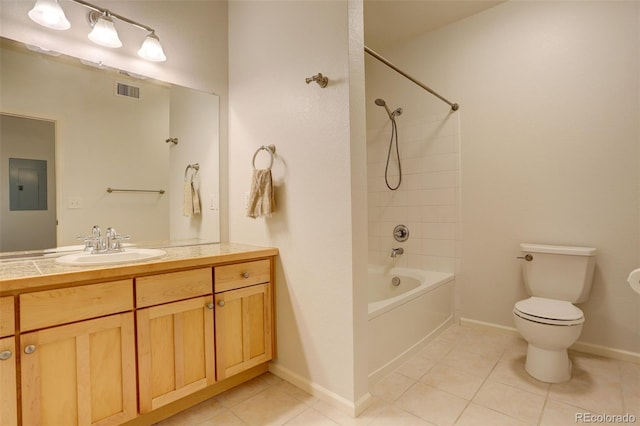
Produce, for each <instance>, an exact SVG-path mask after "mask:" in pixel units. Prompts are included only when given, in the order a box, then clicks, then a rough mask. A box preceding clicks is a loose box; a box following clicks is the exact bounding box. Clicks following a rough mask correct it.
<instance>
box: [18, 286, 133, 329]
mask: <svg viewBox="0 0 640 426" xmlns="http://www.w3.org/2000/svg"><path fill="white" fill-rule="evenodd" d="M132 309H133V281H132V280H121V281H112V282H108V283H101V284H92V285H83V286H79V287H70V288H63V289H59V290H48V291H38V292H35V293H27V294H22V295H20V330H22V331H27V330H35V329H38V328H45V327H51V326H54V325H59V324H65V323H70V322H75V321H81V320H85V319H89V318H97V317H101V316H105V315H110V314H115V313H119V312H125V311H130V310H132Z"/></svg>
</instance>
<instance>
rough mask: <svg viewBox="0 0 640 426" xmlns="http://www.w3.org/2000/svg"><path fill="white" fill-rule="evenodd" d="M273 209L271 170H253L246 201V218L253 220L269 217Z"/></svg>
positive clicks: (274, 205)
mask: <svg viewBox="0 0 640 426" xmlns="http://www.w3.org/2000/svg"><path fill="white" fill-rule="evenodd" d="M275 207H276V203H275V199H274V194H273V181H272V179H271V169H262V170H256V169H253V178H252V179H251V192H250V193H249V199H248V200H247V216H249V217H253V218H257V217H264V216H271V213H273V212H274V211H275Z"/></svg>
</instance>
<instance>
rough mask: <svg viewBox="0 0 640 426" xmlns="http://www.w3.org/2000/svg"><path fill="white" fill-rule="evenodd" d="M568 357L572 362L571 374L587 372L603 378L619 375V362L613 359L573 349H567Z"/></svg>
mask: <svg viewBox="0 0 640 426" xmlns="http://www.w3.org/2000/svg"><path fill="white" fill-rule="evenodd" d="M569 358H570V359H571V362H572V364H573V365H572V369H573V370H572V373H573V374H581V373H583V372H588V373H589V374H591V375H593V376H601V377H602V378H605V379H611V378H617V377H619V376H620V362H619V361H617V360H615V359H611V358H604V357H600V356H595V355H589V354H585V353H582V352H574V351H569Z"/></svg>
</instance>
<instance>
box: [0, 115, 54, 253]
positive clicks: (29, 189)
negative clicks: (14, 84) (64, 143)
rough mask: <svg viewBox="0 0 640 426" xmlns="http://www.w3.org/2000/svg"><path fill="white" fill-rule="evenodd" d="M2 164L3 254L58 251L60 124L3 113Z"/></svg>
mask: <svg viewBox="0 0 640 426" xmlns="http://www.w3.org/2000/svg"><path fill="white" fill-rule="evenodd" d="M0 164H2V167H0V169H2V173H1V175H0V186H1V187H2V191H0V193H2V197H1V198H0V212H1V213H0V251H22V250H34V249H46V248H50V247H54V246H55V245H56V192H55V188H56V185H55V124H54V123H53V122H51V121H47V120H38V119H32V118H28V117H18V116H11V115H6V114H1V115H0ZM7 195H8V196H7Z"/></svg>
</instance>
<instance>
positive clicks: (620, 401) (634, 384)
mask: <svg viewBox="0 0 640 426" xmlns="http://www.w3.org/2000/svg"><path fill="white" fill-rule="evenodd" d="M525 354H526V343H525V342H524V341H523V340H521V339H519V338H516V337H512V336H508V335H504V334H496V333H491V332H486V331H478V330H475V329H469V328H464V327H458V326H454V327H451V328H450V329H448V330H447V331H445V332H444V333H443V334H442V335H440V336H439V337H438V338H436V339H435V340H434V341H432V342H431V343H430V344H429V345H428V346H426V347H425V348H424V349H423V350H422V351H421V352H419V353H418V354H417V355H415V356H414V357H413V358H411V359H409V360H408V361H407V362H406V363H405V364H404V365H402V366H400V367H399V368H398V369H397V370H395V371H394V372H392V373H391V374H389V375H388V376H387V377H385V378H384V379H382V380H381V381H380V382H378V383H377V384H376V385H375V386H374V387H373V389H372V390H371V393H372V394H373V396H374V398H373V403H372V404H371V406H370V407H369V408H368V409H367V410H366V411H365V412H364V413H362V414H361V415H360V416H359V417H358V418H355V419H354V418H352V417H350V416H349V415H348V414H347V413H345V412H343V411H341V410H340V409H338V408H336V407H334V406H332V405H331V404H329V403H327V402H324V401H321V400H319V399H317V398H315V397H313V396H311V395H309V394H307V393H305V392H303V391H301V390H300V389H298V388H296V387H294V386H293V385H291V384H289V383H288V382H286V381H283V380H282V379H280V378H278V377H276V376H274V375H272V374H270V373H266V374H264V375H262V376H260V377H257V378H255V379H253V380H251V381H249V382H247V383H245V384H243V385H241V386H239V387H237V388H235V389H231V390H229V391H227V392H224V393H222V394H220V395H218V396H216V397H214V398H212V399H210V400H207V401H205V402H203V403H201V404H199V405H197V406H195V407H193V408H191V409H190V410H188V411H185V412H183V413H180V414H178V415H176V416H174V417H172V418H170V419H167V420H165V421H163V422H161V423H159V424H158V426H174V425H185V426H204V425H230V426H235V425H242V426H244V425H257V426H262V425H301V426H315V425H317V426H324V425H373V426H378V425H388V426H401V425H426V426H429V425H436V426H445V425H480V426H500V425H505V426H517V425H541V426H547V425H558V426H564V425H575V424H580V422H576V413H590V414H592V415H597V414H603V413H604V414H608V415H624V414H629V415H632V416H635V419H636V423H635V424H640V365H638V364H633V363H629V362H623V361H617V360H613V359H608V358H602V357H596V356H591V355H587V354H583V353H578V352H573V353H570V357H571V359H572V360H573V365H574V367H573V376H572V379H571V380H570V381H569V382H566V383H560V384H554V385H549V384H546V383H542V382H539V381H537V380H535V379H533V378H531V377H530V376H528V375H527V373H526V372H525V371H524V359H525ZM582 423H586V422H582ZM618 423H619V422H618ZM632 424H633V423H632Z"/></svg>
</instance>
